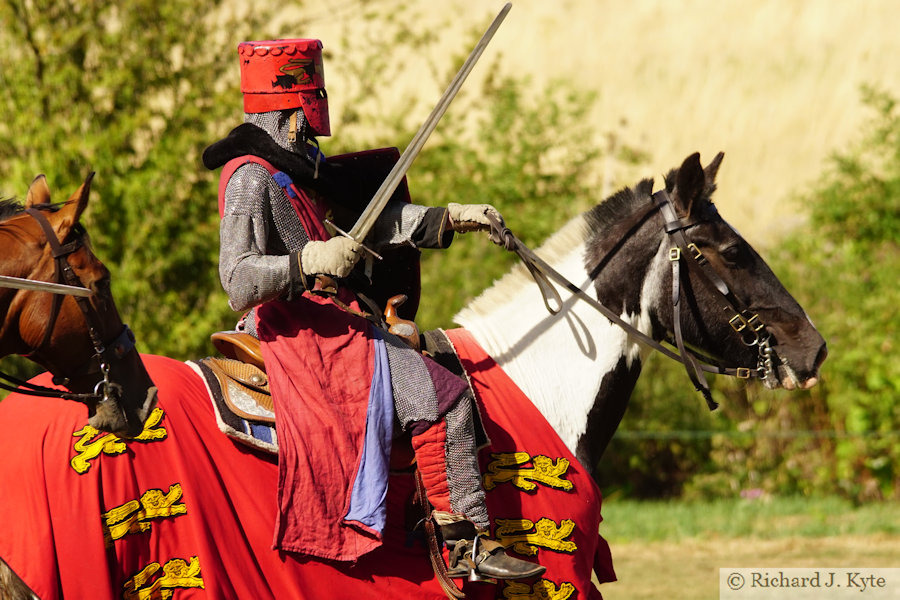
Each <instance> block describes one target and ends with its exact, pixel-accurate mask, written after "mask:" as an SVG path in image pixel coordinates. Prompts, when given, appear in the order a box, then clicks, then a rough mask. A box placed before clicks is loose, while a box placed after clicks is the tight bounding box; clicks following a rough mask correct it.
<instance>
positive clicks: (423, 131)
mask: <svg viewBox="0 0 900 600" xmlns="http://www.w3.org/2000/svg"><path fill="white" fill-rule="evenodd" d="M510 8H512V3H510V2H507V3H506V4H505V5H504V6H503V8H502V9H501V10H500V12H499V14H497V16H496V17H494V20H493V21H492V22H491V25H490V27H488V28H487V31H485V32H484V35H483V36H481V39H480V40H478V43H477V44H475V48H474V49H473V50H472V52H471V53H470V54H469V57H468V58H467V59H466V62H464V63H463V65H462V67H460V69H459V72H457V73H456V76H455V77H454V78H453V81H451V82H450V85H449V86H447V89H446V91H444V94H443V95H442V96H441V98H440V100H439V101H438V103H437V105H436V106H435V107H434V109H433V110H432V111H431V114H430V115H428V118H427V119H426V120H425V122H424V123H422V126H421V127H419V131H417V132H416V135H415V136H413V139H412V141H410V143H409V146H407V147H406V150H404V151H403V154H401V155H400V159H399V160H398V161H397V163H396V164H395V165H394V167H393V168H392V169H391V172H390V173H388V175H387V177H385V179H384V181H383V182H382V183H381V186H380V187H379V188H378V191H376V192H375V195H374V196H373V197H372V199H371V200H370V201H369V204H368V205H367V206H366V209H365V210H364V211H363V213H362V215H360V217H359V219H357V221H356V223H355V224H354V225H353V228H352V229H350V232H349V237H351V238H353V239H354V240H356V241H357V242H360V243H362V241H363V240H364V239H365V237H366V235H368V233H369V232H370V231H371V230H372V227H373V226H374V225H375V221H376V220H377V219H378V215H380V214H381V211H382V210H384V207H385V205H386V204H387V203H388V200H390V198H391V196H392V195H393V194H394V190H396V189H397V186H398V185H400V182H401V181H402V180H403V177H404V176H405V175H406V172H407V171H408V170H409V167H410V165H412V162H413V160H414V159H415V158H416V156H418V154H419V152H420V151H421V150H422V146H424V145H425V140H427V139H428V136H430V135H431V133H432V132H433V131H434V129H435V127H437V124H438V121H440V120H441V117H442V116H444V113H445V112H446V111H447V107H448V106H450V102H452V101H453V98H454V97H455V96H456V93H457V92H459V88H461V87H462V84H463V82H464V81H465V80H466V77H468V76H469V73H471V72H472V68H473V67H474V66H475V63H476V62H478V59H479V58H481V54H482V53H483V52H484V49H485V47H487V45H488V42H490V41H491V38H493V37H494V33H495V32H496V31H497V29H498V28H499V27H500V24H501V23H502V22H503V19H505V18H506V13H508V12H509V9H510Z"/></svg>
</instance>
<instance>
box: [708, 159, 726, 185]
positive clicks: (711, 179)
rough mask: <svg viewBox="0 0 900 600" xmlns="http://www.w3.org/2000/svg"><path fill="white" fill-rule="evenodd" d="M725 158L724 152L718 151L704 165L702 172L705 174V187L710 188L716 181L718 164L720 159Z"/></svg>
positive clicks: (720, 161)
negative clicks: (709, 161)
mask: <svg viewBox="0 0 900 600" xmlns="http://www.w3.org/2000/svg"><path fill="white" fill-rule="evenodd" d="M723 158H725V153H724V152H719V153H718V154H716V157H715V158H714V159H712V162H711V163H709V164H708V165H706V168H705V169H703V174H704V175H705V176H706V187H707V188H711V187H712V186H713V185H715V183H716V174H717V173H718V172H719V165H721V164H722V159H723Z"/></svg>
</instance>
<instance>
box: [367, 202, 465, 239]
mask: <svg viewBox="0 0 900 600" xmlns="http://www.w3.org/2000/svg"><path fill="white" fill-rule="evenodd" d="M446 212H447V211H446V209H444V208H433V207H427V206H422V205H419V204H410V203H408V202H399V201H396V200H392V201H390V202H388V203H387V205H386V206H385V207H384V210H383V211H382V212H381V215H379V217H378V220H376V221H375V225H374V227H373V228H372V232H371V233H370V234H369V238H368V241H369V242H370V243H372V244H374V245H375V248H374V249H375V250H376V251H381V250H385V249H387V248H394V247H398V246H413V247H416V248H446V247H447V246H449V245H450V240H452V238H453V232H452V231H451V230H449V222H448V223H447V226H445V225H444V222H445V220H446V219H445V215H446Z"/></svg>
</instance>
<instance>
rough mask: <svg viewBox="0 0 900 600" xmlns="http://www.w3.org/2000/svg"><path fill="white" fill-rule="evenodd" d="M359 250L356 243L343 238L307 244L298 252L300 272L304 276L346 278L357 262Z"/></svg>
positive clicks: (337, 237) (338, 237)
mask: <svg viewBox="0 0 900 600" xmlns="http://www.w3.org/2000/svg"><path fill="white" fill-rule="evenodd" d="M360 248H361V245H360V244H359V243H358V242H356V241H355V240H351V239H350V238H347V237H343V236H336V237H333V238H331V239H328V240H325V241H324V242H319V241H311V242H307V243H306V245H305V246H303V249H302V250H301V251H300V257H299V259H300V270H301V271H302V272H303V274H304V275H330V276H332V277H346V276H347V275H349V274H350V271H352V270H353V266H354V265H355V264H356V261H358V260H359V256H360V255H359V250H360Z"/></svg>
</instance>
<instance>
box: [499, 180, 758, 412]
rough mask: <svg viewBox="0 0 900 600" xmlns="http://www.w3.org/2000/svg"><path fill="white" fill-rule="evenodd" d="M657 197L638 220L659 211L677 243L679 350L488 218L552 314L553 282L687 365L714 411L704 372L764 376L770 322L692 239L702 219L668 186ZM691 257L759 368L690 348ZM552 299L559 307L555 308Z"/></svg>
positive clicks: (675, 310)
mask: <svg viewBox="0 0 900 600" xmlns="http://www.w3.org/2000/svg"><path fill="white" fill-rule="evenodd" d="M652 200H653V205H652V206H651V207H650V209H649V211H647V212H639V213H637V216H636V218H635V219H634V221H635V223H639V222H641V221H642V220H644V219H645V218H646V217H647V215H648V214H649V212H650V211H653V210H659V211H660V213H661V214H662V217H663V220H664V222H665V231H666V235H667V236H668V238H669V240H670V242H672V247H671V249H670V250H669V260H670V262H671V263H672V310H673V316H672V319H673V323H674V329H675V331H674V338H675V339H674V342H675V346H676V347H677V348H678V352H677V353H676V352H673V351H672V350H670V349H669V348H667V347H665V346H663V345H662V344H660V343H659V342H657V341H656V340H654V339H653V338H651V337H650V336H648V335H647V334H645V333H643V332H642V331H640V330H638V329H637V328H636V327H635V326H634V325H632V324H631V323H628V322H626V321H625V320H623V319H622V318H621V317H620V316H619V315H617V314H616V313H614V312H613V311H612V310H611V309H609V308H608V307H607V306H605V305H604V304H603V303H602V302H600V301H599V300H597V299H596V298H594V297H592V296H590V295H589V294H587V293H586V292H585V291H584V290H582V289H581V288H580V287H578V286H577V285H575V284H574V283H572V282H571V281H569V280H568V279H566V277H565V276H563V275H562V274H561V273H559V271H557V270H556V269H554V268H553V267H551V266H550V265H549V264H547V262H545V261H544V260H543V259H541V258H540V257H539V256H538V255H537V254H535V253H534V251H532V250H531V249H530V248H528V247H527V246H525V244H523V243H522V242H521V241H520V240H519V239H518V238H517V237H516V236H515V235H514V234H513V233H512V231H510V230H509V229H508V228H507V227H506V226H504V225H503V224H502V223H501V222H500V221H499V220H497V219H496V218H495V217H493V216H492V215H491V214H488V215H487V216H488V218H489V219H490V220H491V223H492V226H491V240H492V241H494V242H495V243H496V244H498V245H500V246H503V247H504V248H505V249H506V250H509V251H511V252H515V253H516V255H518V257H519V259H520V260H521V261H522V263H523V264H524V265H525V267H526V268H527V269H528V272H529V273H531V276H532V277H533V278H534V280H535V283H536V284H537V286H538V288H540V290H541V294H542V296H543V300H544V306H545V307H546V308H547V310H548V311H549V312H550V313H551V314H554V315H555V314H557V313H559V311H560V310H561V309H562V299H561V298H560V295H559V292H558V291H557V290H556V288H555V287H553V284H552V283H551V280H552V281H555V282H556V283H557V284H559V285H561V286H562V287H564V288H566V289H567V290H568V291H569V292H571V293H572V294H573V295H574V296H576V297H577V298H578V299H579V300H582V301H584V302H587V303H588V304H589V305H591V306H592V307H593V308H594V309H596V310H597V311H598V312H600V313H601V314H602V315H603V316H604V317H606V318H607V319H609V320H610V321H611V322H613V323H614V324H616V325H618V326H619V327H621V328H622V329H624V330H625V331H626V332H627V333H628V334H629V335H631V336H633V337H635V338H636V339H637V340H638V341H640V342H641V343H643V344H644V345H646V346H648V347H650V348H652V349H653V350H656V351H658V352H660V353H662V354H664V355H665V356H667V357H669V358H671V359H673V360H676V361H678V362H680V363H682V364H683V365H684V367H685V370H686V371H687V374H688V376H689V377H690V379H691V382H692V383H693V384H694V387H695V388H696V389H697V391H699V392H700V393H701V394H702V395H703V398H704V400H706V404H707V406H708V407H709V409H710V410H715V409H716V408H718V406H719V405H718V403H717V402H716V401H715V400H713V398H712V393H711V391H710V389H709V384H708V383H707V381H706V376H705V375H704V373H714V374H718V375H730V376H733V377H738V378H740V379H749V378H757V379H765V378H766V377H767V376H768V375H769V374H770V373H771V372H772V369H773V365H772V363H773V355H774V351H773V350H772V348H771V347H770V345H769V337H768V336H765V337H761V336H760V332H761V331H762V330H763V329H764V328H765V323H763V322H762V320H761V319H760V318H759V315H757V314H756V313H752V314H751V312H750V311H749V310H748V309H746V308H741V306H742V303H741V302H740V301H739V300H738V299H737V297H735V295H734V294H733V293H732V292H731V290H730V289H729V288H728V285H727V284H726V283H725V281H724V280H722V278H721V277H720V276H719V274H718V273H716V272H715V270H714V269H713V268H712V266H711V265H710V264H709V262H708V261H707V260H706V257H704V256H703V253H702V252H701V251H700V249H699V248H698V247H697V246H696V245H695V244H694V243H692V242H690V241H689V239H688V237H687V235H686V233H685V230H687V229H689V228H690V227H692V226H693V225H696V224H697V223H696V222H695V221H691V220H687V219H682V218H679V217H678V216H677V214H676V212H675V208H674V206H673V205H672V200H671V198H670V197H669V194H668V193H667V192H666V191H665V190H664V189H663V190H660V191H659V192H656V193H655V194H653V196H652ZM633 226H634V225H633V224H630V225H629V227H628V229H629V230H630V229H631V228H632V227H633ZM615 249H616V248H615V247H614V248H613V249H612V250H610V252H609V253H607V255H606V256H604V257H603V259H601V260H600V261H599V263H598V264H599V265H601V266H602V265H603V264H604V263H605V262H606V261H607V259H608V258H609V256H610V254H612V252H614V251H615ZM686 257H690V258H692V259H693V261H690V262H687V265H688V268H689V269H690V268H694V269H699V273H700V274H701V275H702V276H703V277H704V278H705V279H706V280H707V281H708V282H709V284H710V287H711V290H712V291H713V293H714V294H715V295H717V296H718V298H719V300H720V301H721V302H722V303H723V304H724V310H726V311H729V312H730V313H733V316H732V317H731V318H729V320H728V323H729V325H731V328H732V329H733V330H734V331H735V332H736V333H737V334H738V335H740V336H741V341H742V342H743V343H744V344H745V345H747V346H758V347H759V360H758V362H757V367H756V368H755V369H751V368H748V367H724V366H721V365H717V364H713V361H712V360H710V359H709V358H706V357H702V356H699V355H698V354H697V353H696V352H692V351H691V350H689V349H688V348H687V347H686V346H685V344H684V339H683V337H682V332H681V304H682V303H681V297H682V291H681V263H682V261H683V260H686ZM598 271H599V268H598V269H595V272H594V273H592V277H591V279H592V280H593V279H594V278H595V277H596V275H597V272H598ZM551 301H552V303H553V304H555V305H556V307H553V306H551Z"/></svg>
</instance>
